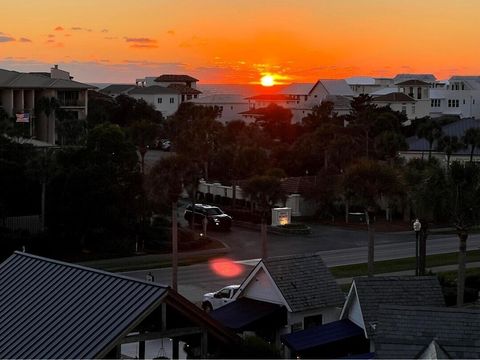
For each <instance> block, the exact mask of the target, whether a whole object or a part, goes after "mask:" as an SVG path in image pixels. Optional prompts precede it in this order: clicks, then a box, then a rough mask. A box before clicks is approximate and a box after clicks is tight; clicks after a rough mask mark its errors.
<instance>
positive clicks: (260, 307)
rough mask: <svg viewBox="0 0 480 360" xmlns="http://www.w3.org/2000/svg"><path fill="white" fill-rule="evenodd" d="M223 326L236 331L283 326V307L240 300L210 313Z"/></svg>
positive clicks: (246, 299)
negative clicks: (266, 326) (266, 325)
mask: <svg viewBox="0 0 480 360" xmlns="http://www.w3.org/2000/svg"><path fill="white" fill-rule="evenodd" d="M210 315H211V316H212V317H213V318H214V319H215V320H217V321H218V322H220V323H221V324H223V325H224V326H226V327H228V328H230V329H233V330H236V331H245V330H255V329H256V327H265V324H268V326H270V325H272V326H276V325H284V324H285V323H286V311H285V307H284V306H282V305H278V304H272V303H269V302H265V301H258V300H253V299H249V298H240V299H238V300H236V301H233V302H231V303H229V304H227V305H224V306H222V307H220V308H218V309H216V310H214V311H212V312H211V313H210Z"/></svg>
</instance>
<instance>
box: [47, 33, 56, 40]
mask: <svg viewBox="0 0 480 360" xmlns="http://www.w3.org/2000/svg"><path fill="white" fill-rule="evenodd" d="M47 37H49V38H50V39H53V38H54V37H55V35H53V34H48V35H47Z"/></svg>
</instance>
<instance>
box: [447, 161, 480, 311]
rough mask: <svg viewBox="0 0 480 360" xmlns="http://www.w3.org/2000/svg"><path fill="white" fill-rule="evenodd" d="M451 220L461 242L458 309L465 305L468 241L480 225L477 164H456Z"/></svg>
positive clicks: (451, 181)
mask: <svg viewBox="0 0 480 360" xmlns="http://www.w3.org/2000/svg"><path fill="white" fill-rule="evenodd" d="M448 190H449V195H450V196H449V198H450V204H451V207H450V211H451V219H452V221H453V223H454V224H455V228H456V230H457V235H458V238H459V251H458V276H457V306H462V305H463V295H464V291H465V264H466V256H467V239H468V235H469V232H470V229H471V227H472V226H473V225H475V224H478V220H479V219H478V213H479V212H480V167H479V166H478V165H477V164H475V163H466V164H461V163H458V162H454V163H453V164H452V167H451V171H450V172H449V174H448Z"/></svg>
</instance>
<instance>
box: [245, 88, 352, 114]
mask: <svg viewBox="0 0 480 360" xmlns="http://www.w3.org/2000/svg"><path fill="white" fill-rule="evenodd" d="M354 95H355V94H354V92H353V91H352V89H351V88H350V87H349V86H348V84H347V82H346V81H345V80H343V79H334V80H330V79H321V80H318V81H317V82H316V83H315V84H313V83H294V84H291V85H289V86H287V87H285V88H284V89H282V90H281V91H280V92H279V93H277V94H265V95H255V96H251V97H249V98H247V100H248V102H249V106H250V109H249V111H247V112H244V113H243V114H242V115H243V116H244V117H245V118H247V119H252V118H255V115H256V113H255V111H254V110H256V109H259V108H264V107H267V106H268V105H269V104H276V105H279V106H282V107H284V108H287V109H290V110H291V111H292V115H293V117H292V122H293V123H299V122H301V121H302V119H303V118H304V117H305V116H307V115H308V114H309V113H310V112H311V110H312V108H313V107H314V106H316V105H320V104H321V103H322V102H323V101H332V100H333V102H334V105H336V104H337V101H335V100H338V99H339V98H340V97H342V98H345V99H347V100H351V99H352V98H353V96H354ZM338 104H340V105H339V107H338V108H335V107H334V111H336V112H338V113H343V112H345V101H338Z"/></svg>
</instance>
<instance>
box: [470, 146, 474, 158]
mask: <svg viewBox="0 0 480 360" xmlns="http://www.w3.org/2000/svg"><path fill="white" fill-rule="evenodd" d="M474 152H475V145H473V144H472V150H470V162H473V153H474Z"/></svg>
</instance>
